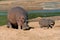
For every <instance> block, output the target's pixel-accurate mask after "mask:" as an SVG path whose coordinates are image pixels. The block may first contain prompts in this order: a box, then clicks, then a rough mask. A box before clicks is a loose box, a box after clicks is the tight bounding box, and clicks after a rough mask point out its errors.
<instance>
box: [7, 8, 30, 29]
mask: <svg viewBox="0 0 60 40" xmlns="http://www.w3.org/2000/svg"><path fill="white" fill-rule="evenodd" d="M7 19H8V25H7V27H10V28H11V27H12V28H16V29H23V30H28V29H29V26H28V21H26V20H28V15H27V12H26V11H25V10H24V9H23V8H21V7H14V8H12V9H11V10H9V11H8V16H7Z"/></svg>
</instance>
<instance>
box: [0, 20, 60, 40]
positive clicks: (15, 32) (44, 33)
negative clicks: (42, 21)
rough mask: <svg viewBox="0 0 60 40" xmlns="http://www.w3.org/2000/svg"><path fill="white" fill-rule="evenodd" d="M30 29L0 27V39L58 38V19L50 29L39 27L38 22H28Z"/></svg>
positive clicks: (33, 39)
mask: <svg viewBox="0 0 60 40" xmlns="http://www.w3.org/2000/svg"><path fill="white" fill-rule="evenodd" d="M29 26H30V27H34V29H30V30H27V31H24V30H20V29H12V28H7V27H6V25H4V26H1V27H0V40H60V20H56V21H55V25H54V27H53V28H52V29H51V28H50V29H46V28H40V27H39V23H38V22H29Z"/></svg>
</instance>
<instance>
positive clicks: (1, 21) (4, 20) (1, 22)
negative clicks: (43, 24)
mask: <svg viewBox="0 0 60 40" xmlns="http://www.w3.org/2000/svg"><path fill="white" fill-rule="evenodd" d="M0 13H3V14H7V12H0ZM50 16H60V12H54V13H29V14H28V18H29V19H32V18H36V17H50ZM5 24H7V15H0V26H1V25H5Z"/></svg>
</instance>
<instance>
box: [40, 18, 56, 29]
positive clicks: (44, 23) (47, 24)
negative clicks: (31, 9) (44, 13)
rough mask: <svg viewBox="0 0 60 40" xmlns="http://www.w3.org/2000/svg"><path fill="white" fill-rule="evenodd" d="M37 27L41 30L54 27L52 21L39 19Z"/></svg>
mask: <svg viewBox="0 0 60 40" xmlns="http://www.w3.org/2000/svg"><path fill="white" fill-rule="evenodd" d="M39 25H40V27H41V28H43V27H47V28H49V27H50V28H52V27H53V26H54V25H55V21H54V20H52V19H41V20H40V21H39Z"/></svg>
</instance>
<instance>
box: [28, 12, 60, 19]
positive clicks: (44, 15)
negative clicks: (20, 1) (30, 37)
mask: <svg viewBox="0 0 60 40" xmlns="http://www.w3.org/2000/svg"><path fill="white" fill-rule="evenodd" d="M50 16H60V12H53V13H30V14H28V18H29V19H32V18H36V17H50Z"/></svg>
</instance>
